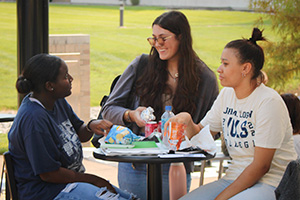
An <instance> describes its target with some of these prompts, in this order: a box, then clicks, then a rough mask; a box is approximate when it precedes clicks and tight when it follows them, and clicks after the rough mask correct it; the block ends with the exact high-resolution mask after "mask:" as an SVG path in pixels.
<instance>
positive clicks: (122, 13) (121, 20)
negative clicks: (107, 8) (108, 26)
mask: <svg viewBox="0 0 300 200" xmlns="http://www.w3.org/2000/svg"><path fill="white" fill-rule="evenodd" d="M123 22H124V0H120V27H123V26H124V23H123Z"/></svg>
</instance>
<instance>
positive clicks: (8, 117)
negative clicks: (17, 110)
mask: <svg viewBox="0 0 300 200" xmlns="http://www.w3.org/2000/svg"><path fill="white" fill-rule="evenodd" d="M15 117H16V115H14V114H6V113H0V123H1V122H11V121H14V119H15Z"/></svg>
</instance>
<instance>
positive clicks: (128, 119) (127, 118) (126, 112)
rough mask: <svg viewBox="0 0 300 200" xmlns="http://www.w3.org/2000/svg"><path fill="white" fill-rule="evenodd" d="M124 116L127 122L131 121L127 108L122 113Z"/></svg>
mask: <svg viewBox="0 0 300 200" xmlns="http://www.w3.org/2000/svg"><path fill="white" fill-rule="evenodd" d="M124 118H125V120H126V121H127V122H131V119H130V116H129V110H126V111H125V114H124Z"/></svg>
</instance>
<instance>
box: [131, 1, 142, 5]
mask: <svg viewBox="0 0 300 200" xmlns="http://www.w3.org/2000/svg"><path fill="white" fill-rule="evenodd" d="M130 1H131V4H132V5H133V6H137V5H139V4H140V0H130Z"/></svg>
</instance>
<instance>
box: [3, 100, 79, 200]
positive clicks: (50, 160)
mask: <svg viewBox="0 0 300 200" xmlns="http://www.w3.org/2000/svg"><path fill="white" fill-rule="evenodd" d="M82 124H83V121H81V120H80V119H79V118H78V117H77V115H76V114H75V113H74V112H73V110H72V108H71V106H70V105H69V104H68V103H67V101H66V100H65V99H59V100H57V101H56V103H55V106H54V109H53V111H48V110H46V109H45V108H44V107H43V106H42V105H40V104H39V103H37V102H34V101H31V100H30V99H29V95H27V96H26V97H25V98H24V99H23V102H22V104H21V106H20V108H19V111H18V113H17V115H16V118H15V120H14V123H13V125H12V127H11V129H10V131H9V133H8V139H9V151H10V153H11V155H12V158H13V165H14V173H15V177H16V181H17V187H18V193H19V198H20V200H34V199H39V200H40V199H43V200H44V199H53V198H54V197H55V196H57V194H58V193H59V192H60V191H61V190H62V189H63V188H64V187H65V185H66V184H54V183H48V182H44V181H42V180H41V178H40V177H39V174H41V173H45V172H51V171H55V170H58V169H59V168H60V167H64V168H67V169H71V170H74V171H76V172H84V167H83V165H82V159H83V154H82V146H81V142H80V140H79V138H78V135H77V133H76V132H77V131H78V130H79V128H80V126H81V125H82Z"/></svg>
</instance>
